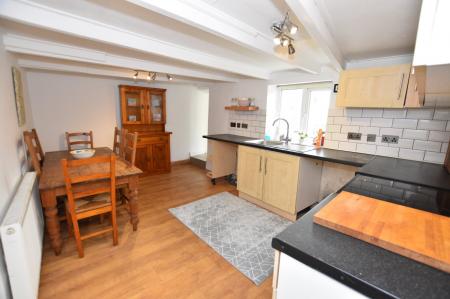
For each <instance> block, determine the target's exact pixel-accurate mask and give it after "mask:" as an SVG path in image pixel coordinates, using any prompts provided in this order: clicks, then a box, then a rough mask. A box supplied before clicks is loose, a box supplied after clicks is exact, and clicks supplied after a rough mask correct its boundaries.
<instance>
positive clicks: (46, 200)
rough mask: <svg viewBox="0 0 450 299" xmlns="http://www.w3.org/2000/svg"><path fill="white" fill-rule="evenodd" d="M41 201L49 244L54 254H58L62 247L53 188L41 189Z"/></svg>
mask: <svg viewBox="0 0 450 299" xmlns="http://www.w3.org/2000/svg"><path fill="white" fill-rule="evenodd" d="M41 202H42V206H43V207H44V214H45V224H46V226H47V232H48V236H49V237H50V243H51V246H52V248H53V251H54V252H55V254H56V255H59V254H60V253H61V249H62V239H61V227H60V224H59V219H58V208H57V204H56V194H55V192H54V191H53V190H42V191H41Z"/></svg>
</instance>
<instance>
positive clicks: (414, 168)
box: [356, 157, 450, 191]
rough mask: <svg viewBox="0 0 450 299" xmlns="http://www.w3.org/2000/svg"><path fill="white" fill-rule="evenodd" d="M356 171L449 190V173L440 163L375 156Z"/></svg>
mask: <svg viewBox="0 0 450 299" xmlns="http://www.w3.org/2000/svg"><path fill="white" fill-rule="evenodd" d="M356 173H359V174H364V175H369V176H373V177H379V178H384V179H391V180H397V181H400V182H404V183H412V184H417V185H421V186H425V187H431V188H438V189H443V190H447V191H450V175H449V174H448V172H447V170H445V168H444V167H443V166H442V165H440V164H433V163H426V162H418V161H411V160H403V159H396V158H388V157H375V158H374V159H373V160H371V161H370V163H367V164H366V165H364V166H363V167H361V168H359V169H358V170H357V172H356Z"/></svg>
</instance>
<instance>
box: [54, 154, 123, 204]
mask: <svg viewBox="0 0 450 299" xmlns="http://www.w3.org/2000/svg"><path fill="white" fill-rule="evenodd" d="M61 166H62V169H63V174H64V181H65V184H66V193H67V199H68V201H69V208H70V209H71V211H74V210H75V201H76V200H77V199H79V198H84V197H88V196H92V195H96V194H103V193H110V196H111V203H112V205H114V206H115V203H116V155H114V154H111V155H107V156H98V157H92V158H87V159H80V160H67V159H62V160H61ZM88 182H89V184H86V183H88Z"/></svg>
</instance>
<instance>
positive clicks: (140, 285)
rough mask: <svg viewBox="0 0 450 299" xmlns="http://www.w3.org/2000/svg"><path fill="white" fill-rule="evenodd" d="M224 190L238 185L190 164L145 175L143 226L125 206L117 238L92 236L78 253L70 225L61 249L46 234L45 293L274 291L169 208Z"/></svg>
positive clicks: (265, 294)
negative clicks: (114, 241) (214, 182)
mask: <svg viewBox="0 0 450 299" xmlns="http://www.w3.org/2000/svg"><path fill="white" fill-rule="evenodd" d="M223 191H232V192H233V191H235V188H234V187H233V186H231V185H229V184H228V183H225V182H224V181H219V180H218V181H217V185H216V186H213V185H212V184H211V183H210V181H209V179H208V178H207V177H206V175H205V173H204V170H201V169H200V168H198V167H195V166H192V165H189V164H188V165H178V166H174V167H173V169H172V172H171V173H170V174H165V175H158V176H149V177H144V178H142V179H141V180H140V188H139V192H140V193H139V209H140V211H139V216H140V223H139V229H138V231H137V232H133V230H132V227H131V225H130V224H129V222H128V219H129V218H128V214H127V211H126V210H125V207H124V206H121V207H120V208H119V211H118V221H119V245H118V246H115V247H114V246H112V237H111V236H110V235H105V236H103V237H98V238H93V239H88V240H86V241H84V243H83V244H84V248H85V257H84V258H82V259H80V258H78V254H77V251H76V248H75V242H74V240H73V239H72V238H68V237H67V234H66V232H65V227H64V232H63V233H64V236H65V237H64V247H63V251H62V253H61V255H60V256H55V255H54V254H53V252H52V251H51V249H50V247H49V242H48V240H46V241H45V248H44V255H43V262H42V271H41V284H40V289H39V298H82V299H87V298H115V299H119V298H160V299H162V298H271V295H272V289H271V283H272V277H270V278H268V279H267V280H266V281H265V282H264V283H263V284H262V285H260V286H259V287H257V286H256V285H254V284H253V283H252V282H251V281H250V280H249V279H248V278H246V277H245V276H244V275H243V274H241V273H240V272H239V271H238V270H236V269H235V268H234V267H233V266H231V265H230V264H229V263H228V262H227V261H225V259H224V258H222V257H221V256H220V255H219V254H217V253H216V252H215V251H214V250H213V249H211V248H210V247H209V246H208V245H207V244H206V243H204V242H203V241H201V240H200V239H199V238H198V237H196V236H195V235H194V234H193V233H192V232H191V231H190V230H189V229H188V228H187V227H186V226H184V225H183V224H181V223H180V222H179V221H178V220H177V219H176V218H175V217H173V216H172V215H171V214H170V213H169V212H168V211H167V209H168V208H171V207H176V206H179V205H182V204H186V203H189V202H191V201H195V200H197V199H200V198H203V197H206V196H209V195H211V194H214V193H219V192H223ZM105 222H106V221H105ZM84 225H85V226H87V229H89V228H91V227H93V226H95V225H98V224H97V223H96V222H95V221H93V222H92V223H85V224H84ZM85 228H86V227H85Z"/></svg>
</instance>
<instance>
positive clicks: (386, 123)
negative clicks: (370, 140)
mask: <svg viewBox="0 0 450 299" xmlns="http://www.w3.org/2000/svg"><path fill="white" fill-rule="evenodd" d="M370 125H371V126H372V127H385V128H389V127H392V119H390V118H372V120H371V121H370Z"/></svg>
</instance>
